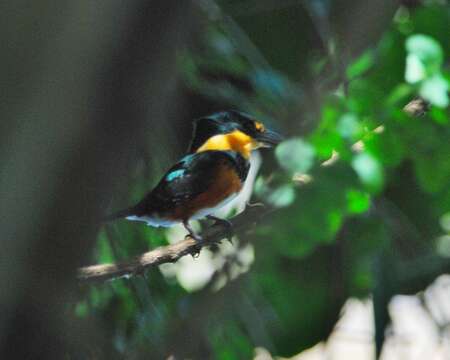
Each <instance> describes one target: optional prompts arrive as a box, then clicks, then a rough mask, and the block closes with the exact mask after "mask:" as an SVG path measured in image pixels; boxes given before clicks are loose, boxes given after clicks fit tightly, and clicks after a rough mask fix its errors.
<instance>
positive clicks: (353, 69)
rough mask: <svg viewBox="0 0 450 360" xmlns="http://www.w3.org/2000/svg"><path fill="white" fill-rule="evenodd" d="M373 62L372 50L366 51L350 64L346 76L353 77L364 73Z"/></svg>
mask: <svg viewBox="0 0 450 360" xmlns="http://www.w3.org/2000/svg"><path fill="white" fill-rule="evenodd" d="M374 63H375V60H374V55H373V51H367V52H365V53H364V54H363V55H361V56H360V57H359V58H358V59H356V60H355V61H354V62H353V63H352V64H350V65H349V66H348V68H347V71H346V73H347V78H348V79H353V78H355V77H358V76H360V75H362V74H364V73H365V72H366V71H367V70H369V69H370V68H371V67H372V66H373V65H374Z"/></svg>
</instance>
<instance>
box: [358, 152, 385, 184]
mask: <svg viewBox="0 0 450 360" xmlns="http://www.w3.org/2000/svg"><path fill="white" fill-rule="evenodd" d="M352 167H353V169H354V170H355V171H356V173H357V174H358V176H359V179H360V180H361V182H362V183H363V184H364V185H366V187H367V188H368V189H369V190H370V191H371V192H374V193H377V192H379V191H380V190H381V188H382V187H383V184H384V172H383V168H382V166H381V164H380V162H379V161H378V159H377V158H375V157H374V156H372V155H371V154H368V153H361V154H358V155H356V156H355V157H354V158H353V161H352Z"/></svg>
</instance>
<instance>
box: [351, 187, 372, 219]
mask: <svg viewBox="0 0 450 360" xmlns="http://www.w3.org/2000/svg"><path fill="white" fill-rule="evenodd" d="M346 196H347V210H348V212H349V213H351V214H360V213H364V212H366V211H367V210H369V207H370V195H369V194H368V193H366V192H363V191H360V190H356V189H349V190H347V193H346Z"/></svg>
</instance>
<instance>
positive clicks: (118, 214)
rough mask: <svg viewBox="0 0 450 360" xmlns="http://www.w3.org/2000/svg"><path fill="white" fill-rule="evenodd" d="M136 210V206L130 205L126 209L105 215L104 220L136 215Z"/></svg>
mask: <svg viewBox="0 0 450 360" xmlns="http://www.w3.org/2000/svg"><path fill="white" fill-rule="evenodd" d="M135 210H136V209H135V207H134V206H132V207H129V208H126V209H123V210H120V211H117V212H114V213H112V214H110V215H107V216H105V217H103V218H102V222H109V221H113V220H117V219H120V218H124V217H127V216H131V215H134V214H135Z"/></svg>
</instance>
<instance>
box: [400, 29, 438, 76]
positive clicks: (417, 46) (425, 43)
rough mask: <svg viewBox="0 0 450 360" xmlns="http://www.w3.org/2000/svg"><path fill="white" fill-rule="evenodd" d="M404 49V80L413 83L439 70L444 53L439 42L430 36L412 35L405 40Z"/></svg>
mask: <svg viewBox="0 0 450 360" xmlns="http://www.w3.org/2000/svg"><path fill="white" fill-rule="evenodd" d="M406 50H407V51H408V58H407V64H406V65H407V66H406V74H405V78H406V81H408V82H410V83H414V82H417V81H420V80H423V79H425V78H426V77H427V76H428V75H431V74H434V73H436V72H438V71H439V69H440V66H441V64H442V62H443V59H444V55H443V51H442V48H441V46H440V44H439V43H438V42H437V41H436V40H435V39H433V38H432V37H430V36H427V35H422V34H417V35H412V36H410V37H409V38H408V39H407V40H406Z"/></svg>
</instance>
